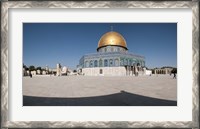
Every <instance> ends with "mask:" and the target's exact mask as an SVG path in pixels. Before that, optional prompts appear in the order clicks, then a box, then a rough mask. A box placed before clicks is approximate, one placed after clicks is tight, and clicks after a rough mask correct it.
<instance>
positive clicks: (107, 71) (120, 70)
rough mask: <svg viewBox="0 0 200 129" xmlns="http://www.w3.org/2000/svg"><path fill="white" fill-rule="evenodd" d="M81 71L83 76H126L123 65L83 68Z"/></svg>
mask: <svg viewBox="0 0 200 129" xmlns="http://www.w3.org/2000/svg"><path fill="white" fill-rule="evenodd" d="M101 71H102V73H100V72H101ZM82 73H83V75H85V76H126V69H125V67H97V68H83V69H82Z"/></svg>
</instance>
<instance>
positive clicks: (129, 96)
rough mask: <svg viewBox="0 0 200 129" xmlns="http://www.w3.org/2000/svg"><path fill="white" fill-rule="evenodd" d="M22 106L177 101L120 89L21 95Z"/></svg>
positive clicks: (146, 104)
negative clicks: (94, 93)
mask: <svg viewBox="0 0 200 129" xmlns="http://www.w3.org/2000/svg"><path fill="white" fill-rule="evenodd" d="M23 106H177V101H172V100H164V99H157V98H151V97H146V96H141V95H137V94H133V93H128V92H125V91H121V92H119V93H116V94H110V95H105V96H95V97H80V98H54V97H52V98H51V97H34V96H23Z"/></svg>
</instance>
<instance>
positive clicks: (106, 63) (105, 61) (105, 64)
mask: <svg viewBox="0 0 200 129" xmlns="http://www.w3.org/2000/svg"><path fill="white" fill-rule="evenodd" d="M104 66H105V67H107V66H108V60H106V59H105V60H104Z"/></svg>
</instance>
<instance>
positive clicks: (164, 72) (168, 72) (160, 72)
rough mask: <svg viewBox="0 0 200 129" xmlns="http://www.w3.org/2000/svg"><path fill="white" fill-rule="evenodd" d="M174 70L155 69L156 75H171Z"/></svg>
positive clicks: (169, 68) (168, 68)
mask: <svg viewBox="0 0 200 129" xmlns="http://www.w3.org/2000/svg"><path fill="white" fill-rule="evenodd" d="M172 70H173V68H171V67H166V68H155V69H154V70H153V73H154V74H171V73H172Z"/></svg>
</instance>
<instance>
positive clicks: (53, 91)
mask: <svg viewBox="0 0 200 129" xmlns="http://www.w3.org/2000/svg"><path fill="white" fill-rule="evenodd" d="M22 81H23V88H22V89H23V106H177V79H173V76H170V75H169V74H167V75H151V76H76V75H74V76H58V77H57V76H50V75H46V76H44V75H43V76H42V75H41V76H39V75H38V76H33V78H30V77H28V76H26V77H23V78H22Z"/></svg>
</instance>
